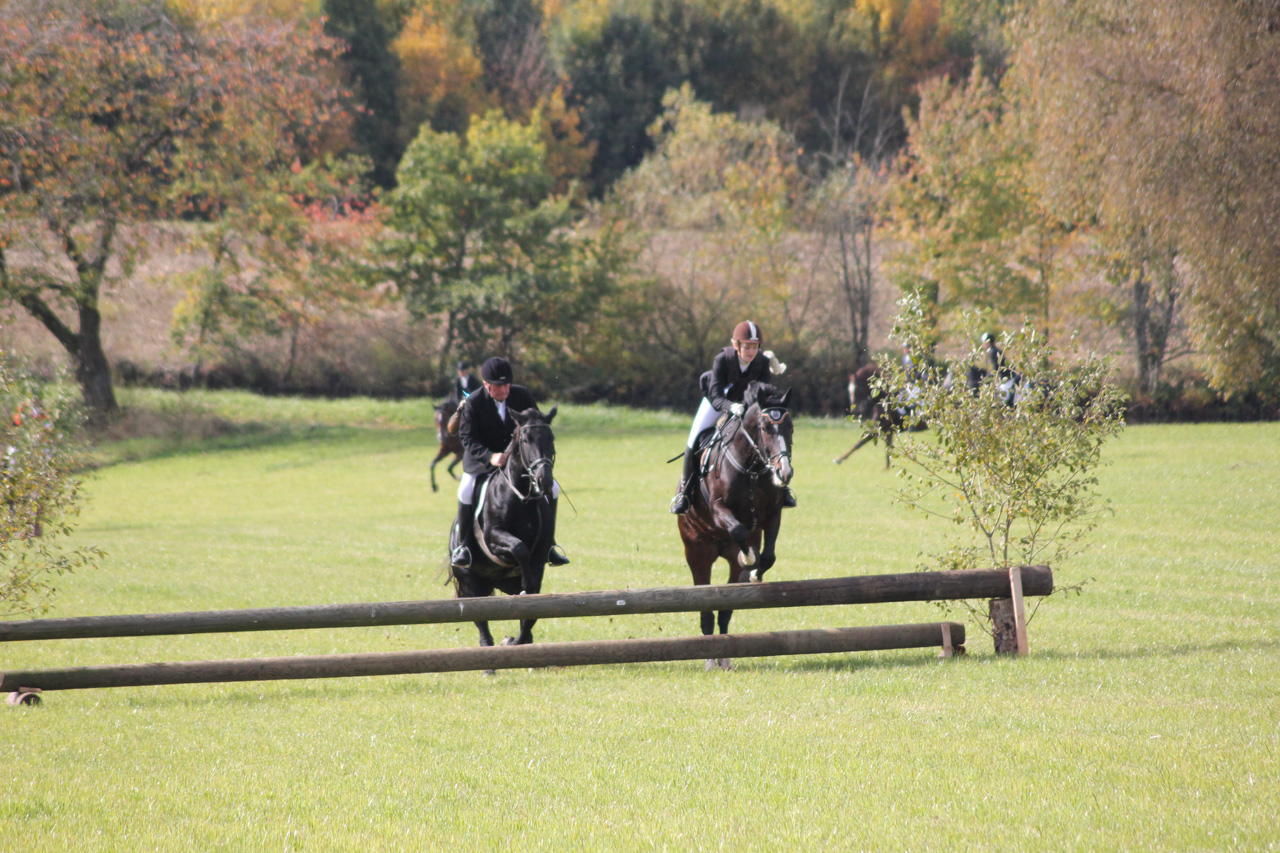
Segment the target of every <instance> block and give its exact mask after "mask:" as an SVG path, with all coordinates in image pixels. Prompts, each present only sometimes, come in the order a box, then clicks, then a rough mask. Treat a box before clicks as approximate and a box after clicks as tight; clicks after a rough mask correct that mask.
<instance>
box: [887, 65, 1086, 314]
mask: <svg viewBox="0 0 1280 853" xmlns="http://www.w3.org/2000/svg"><path fill="white" fill-rule="evenodd" d="M907 131H908V145H907V150H906V152H905V153H904V155H903V158H902V167H901V178H900V179H899V181H898V186H897V192H896V194H895V197H894V211H893V215H894V220H895V222H896V223H897V225H898V228H899V235H900V237H901V240H902V249H901V251H899V252H898V253H897V254H896V256H895V257H894V259H893V267H894V273H895V276H896V278H897V279H898V281H899V284H900V286H901V287H902V288H903V290H904V291H906V292H918V293H921V294H923V295H926V297H927V298H926V302H928V303H930V307H929V311H930V313H931V314H933V315H934V316H935V318H936V321H937V322H943V323H945V322H946V320H947V318H948V316H949V315H955V314H957V313H958V312H959V311H961V310H963V309H965V308H972V307H981V308H984V309H988V308H990V309H995V310H997V311H998V312H1000V313H1003V314H1005V315H1017V314H1020V313H1024V312H1032V313H1034V314H1035V315H1037V316H1038V317H1039V319H1040V321H1041V333H1042V334H1046V335H1047V334H1048V333H1049V331H1050V329H1051V327H1052V326H1051V320H1052V317H1051V314H1050V309H1051V304H1052V302H1051V296H1052V287H1053V283H1054V273H1055V270H1054V264H1055V260H1056V258H1057V255H1058V253H1059V251H1060V249H1061V247H1062V245H1063V243H1064V241H1065V238H1066V236H1067V234H1068V230H1069V229H1068V227H1067V225H1066V224H1064V222H1063V221H1060V217H1059V216H1058V215H1057V214H1056V212H1055V211H1054V210H1052V209H1051V208H1049V207H1047V206H1045V205H1044V204H1043V203H1042V196H1041V193H1040V192H1039V189H1038V187H1037V186H1036V184H1035V183H1034V180H1033V174H1032V171H1031V169H1030V166H1031V163H1032V154H1033V153H1034V147H1033V144H1032V140H1033V136H1032V134H1031V128H1030V127H1029V126H1028V125H1027V124H1026V122H1025V121H1024V114H1023V113H1021V112H1019V111H1018V109H1017V105H1016V104H1013V103H1010V102H1009V100H1008V99H1007V98H1006V97H1005V96H1004V95H1003V94H1002V92H1001V91H1000V89H999V88H998V87H997V86H996V85H995V84H993V83H992V82H991V81H989V80H987V79H986V78H985V77H984V76H983V74H982V68H981V67H980V66H978V67H975V68H974V70H973V73H972V74H971V75H970V76H969V79H968V80H967V81H966V82H965V83H964V84H962V85H958V86H953V85H952V84H951V82H950V81H949V80H946V79H942V80H936V81H932V82H930V83H928V84H926V85H925V86H924V87H922V89H921V100H920V112H919V115H918V116H917V117H916V118H908V119H907Z"/></svg>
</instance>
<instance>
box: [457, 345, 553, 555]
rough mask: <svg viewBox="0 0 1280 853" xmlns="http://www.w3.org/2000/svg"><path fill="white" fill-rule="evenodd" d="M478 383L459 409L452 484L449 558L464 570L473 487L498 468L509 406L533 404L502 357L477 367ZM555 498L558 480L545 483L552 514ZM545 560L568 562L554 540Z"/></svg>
mask: <svg viewBox="0 0 1280 853" xmlns="http://www.w3.org/2000/svg"><path fill="white" fill-rule="evenodd" d="M480 378H481V379H483V380H484V386H483V387H482V388H481V389H480V390H478V391H475V392H473V393H472V394H471V396H469V397H467V398H466V404H465V405H463V407H462V409H461V414H462V417H461V423H460V425H459V427H458V438H459V439H460V440H461V441H462V449H463V456H462V472H463V473H462V481H461V482H460V483H458V547H456V548H454V549H453V553H452V554H450V556H449V562H450V563H452V564H453V565H454V566H456V567H458V568H460V569H465V568H467V567H469V566H470V565H471V549H472V546H473V545H474V544H475V541H474V536H473V528H474V526H475V511H476V510H475V503H474V501H475V487H476V479H477V477H478V476H479V475H480V474H487V473H490V472H492V471H494V470H496V469H498V468H501V467H502V466H503V464H505V463H506V461H507V456H506V453H504V452H503V451H505V450H506V449H507V446H508V445H510V444H511V436H512V434H513V433H514V432H515V429H516V423H515V420H514V419H513V418H512V417H511V411H512V410H515V411H517V412H523V411H524V410H525V409H535V408H537V406H538V404H537V403H535V402H534V400H533V395H532V394H530V393H529V389H528V388H525V387H524V386H523V385H512V384H511V378H512V370H511V363H510V362H508V361H507V360H506V359H505V358H491V359H489V360H488V361H486V362H485V363H484V365H483V366H482V367H481V368H480ZM559 499H560V484H559V483H557V482H555V481H554V480H553V481H552V484H551V513H552V517H553V518H554V517H555V512H556V505H557V504H558V503H559ZM547 562H548V563H550V564H551V565H553V566H563V565H566V564H567V563H568V562H569V558H568V557H567V556H565V553H564V551H563V550H562V549H561V548H560V546H559V545H552V546H551V552H550V553H549V554H548V555H547Z"/></svg>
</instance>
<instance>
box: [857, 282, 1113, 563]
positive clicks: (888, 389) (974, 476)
mask: <svg viewBox="0 0 1280 853" xmlns="http://www.w3.org/2000/svg"><path fill="white" fill-rule="evenodd" d="M902 304H903V309H904V310H903V313H902V315H901V316H900V317H899V319H898V323H897V325H896V327H895V329H894V336H895V337H896V338H897V339H899V340H901V341H902V342H904V343H906V344H907V345H908V346H909V347H910V349H911V353H912V356H913V359H914V362H915V364H916V365H920V366H921V367H920V368H919V369H918V370H917V371H916V373H915V375H913V376H911V377H908V376H907V375H906V372H905V371H904V369H903V368H902V367H901V366H900V365H895V366H894V367H893V368H892V369H890V370H888V371H886V373H885V374H884V376H883V377H882V379H881V380H880V382H881V384H880V390H881V392H882V393H884V394H886V395H888V399H889V400H891V401H896V402H898V403H900V404H903V405H905V404H906V397H907V396H910V399H911V405H912V410H911V411H910V412H909V414H908V417H907V421H908V426H911V425H913V424H914V425H921V424H927V425H928V427H929V429H930V430H931V434H929V435H926V434H919V433H917V434H914V435H913V434H904V435H902V436H901V437H900V440H899V441H898V442H897V443H896V444H895V446H894V448H893V455H894V456H895V457H896V458H897V459H899V460H900V461H901V462H903V463H906V464H905V465H904V466H903V467H902V468H901V469H900V470H899V474H898V475H899V477H900V478H901V479H902V486H901V488H900V491H899V495H898V500H899V501H901V502H905V503H906V504H908V505H909V506H910V507H911V508H913V509H919V510H921V511H923V512H925V513H927V514H929V515H932V516H935V517H939V518H943V519H947V520H948V521H950V522H951V523H953V524H954V525H955V526H956V527H957V528H958V531H959V535H956V536H953V537H951V540H950V541H949V542H948V544H947V548H946V550H944V551H943V552H942V553H939V554H935V555H933V556H934V557H935V558H936V560H937V561H938V562H939V563H940V564H941V565H942V566H943V567H944V568H948V569H973V568H986V567H995V568H1008V567H1010V566H1014V565H1031V564H1037V563H1048V564H1050V565H1053V566H1058V565H1060V563H1061V562H1062V561H1064V560H1066V559H1067V558H1068V557H1070V556H1071V555H1072V554H1073V553H1075V552H1076V551H1078V550H1079V549H1080V548H1081V547H1083V540H1084V537H1085V536H1086V535H1087V534H1088V533H1089V532H1090V531H1091V530H1093V528H1094V526H1095V525H1096V524H1097V522H1098V519H1099V517H1100V516H1101V513H1102V511H1103V509H1104V507H1101V506H1099V503H1098V498H1097V495H1096V494H1095V493H1094V487H1095V486H1096V485H1097V476H1096V474H1095V471H1096V469H1097V467H1098V466H1099V465H1100V464H1101V458H1102V448H1103V445H1104V444H1105V443H1106V441H1107V440H1108V439H1109V438H1111V437H1112V436H1114V435H1116V434H1117V433H1118V432H1119V431H1120V429H1121V428H1122V427H1123V426H1124V421H1123V418H1122V414H1121V412H1122V404H1123V394H1122V393H1121V392H1120V390H1119V389H1118V388H1117V387H1116V386H1115V384H1114V383H1113V381H1112V378H1111V377H1112V365H1111V362H1110V361H1109V360H1107V359H1103V358H1099V357H1098V356H1096V355H1094V354H1092V353H1088V354H1083V355H1081V356H1080V357H1079V358H1078V359H1077V360H1076V362H1075V363H1074V364H1072V365H1070V366H1065V367H1064V366H1062V365H1059V364H1055V362H1054V358H1053V356H1054V352H1053V350H1052V349H1051V348H1050V347H1049V346H1048V345H1047V344H1046V343H1045V341H1044V339H1043V338H1042V337H1040V336H1038V335H1037V334H1036V333H1035V332H1034V331H1029V330H1027V329H1022V330H1020V331H1018V332H1016V333H1014V334H1013V335H1006V336H1005V338H1004V340H1003V350H1004V353H1005V356H1006V358H1007V360H1008V363H1009V364H1010V365H1011V366H1012V367H1014V368H1015V369H1016V370H1018V371H1019V372H1020V373H1021V374H1022V377H1023V379H1024V383H1023V385H1022V392H1021V394H1020V399H1019V400H1018V401H1017V402H1016V403H1014V404H1013V405H1009V403H1008V401H1007V395H1006V393H1005V391H1004V390H1002V389H1001V387H1000V386H999V384H998V380H997V379H994V378H988V379H986V380H984V381H982V382H980V383H979V384H978V385H977V387H976V388H970V387H969V385H968V384H967V383H966V382H965V381H964V380H963V379H962V378H961V377H964V376H966V375H967V373H968V367H969V365H970V364H973V363H975V362H976V363H981V362H982V361H984V360H985V354H984V353H983V352H982V351H981V349H980V348H977V347H975V348H974V349H972V350H970V351H969V352H967V353H966V354H964V355H963V356H962V357H961V358H958V359H954V360H950V361H940V362H935V361H934V360H933V359H932V358H930V355H931V353H930V350H929V348H928V347H927V345H926V342H927V341H928V340H929V333H930V332H931V329H930V328H929V326H928V323H927V320H926V317H925V314H924V311H923V310H922V308H921V305H920V303H919V302H918V301H916V300H914V299H913V298H912V297H908V298H907V299H905V300H904V301H903V303H902ZM969 325H970V326H971V327H976V322H970V324H969ZM974 331H976V328H971V334H970V336H969V340H976V335H975V334H973V332H974ZM908 383H910V386H911V391H912V393H911V395H903V394H902V392H901V390H900V389H904V388H907V387H908Z"/></svg>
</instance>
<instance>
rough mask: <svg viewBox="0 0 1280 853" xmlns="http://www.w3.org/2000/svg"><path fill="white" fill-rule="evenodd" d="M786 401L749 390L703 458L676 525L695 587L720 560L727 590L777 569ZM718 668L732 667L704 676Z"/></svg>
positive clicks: (787, 432)
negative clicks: (725, 570) (686, 507)
mask: <svg viewBox="0 0 1280 853" xmlns="http://www.w3.org/2000/svg"><path fill="white" fill-rule="evenodd" d="M790 398H791V392H790V390H788V391H787V392H786V393H785V394H782V395H779V394H778V392H777V389H775V388H774V387H773V386H772V385H769V384H767V383H763V382H752V383H751V384H750V385H748V386H747V391H746V394H745V396H744V398H743V404H744V405H745V406H746V407H747V408H746V410H745V411H744V412H743V414H742V415H741V416H740V417H734V416H729V417H728V418H727V419H723V420H722V421H721V424H720V425H719V426H718V427H717V432H715V433H714V434H713V436H712V438H711V440H710V443H709V444H708V445H707V446H706V449H705V450H703V452H702V455H701V458H702V474H701V476H700V477H699V479H698V482H697V484H696V485H695V487H694V489H693V493H692V495H691V500H690V503H689V511H688V512H687V513H685V514H683V515H681V516H680V517H679V528H680V538H681V540H682V541H683V542H684V557H685V562H686V563H688V565H689V572H690V573H691V574H692V575H693V583H694V585H695V586H705V585H706V584H709V583H711V567H712V566H713V565H714V564H715V561H716V560H717V559H719V558H721V557H723V558H724V559H725V561H726V562H728V564H729V583H744V582H757V581H759V580H761V579H762V577H763V576H764V573H765V572H767V571H768V570H769V569H770V568H772V566H773V564H774V562H775V561H776V559H777V554H776V552H775V547H776V545H777V541H778V530H779V528H780V526H781V523H782V504H783V495H784V489H785V488H786V486H787V484H788V483H789V482H791V477H792V473H793V472H792V468H791V448H792V441H791V439H792V434H793V431H794V424H793V423H792V420H791V415H790V412H789V410H788V404H789V402H790ZM708 432H711V431H710V430H708ZM700 444H701V442H700ZM732 618H733V611H732V610H721V611H720V616H719V625H720V633H721V634H727V633H729V620H730V619H732ZM715 625H716V617H715V613H714V612H713V611H710V610H706V611H703V612H702V615H701V626H702V633H703V634H712V633H714V631H715ZM717 666H718V667H720V668H721V669H729V668H730V667H731V664H730V662H729V659H728V658H721V659H719V660H710V659H708V660H707V663H706V668H707V669H713V668H715V667H717Z"/></svg>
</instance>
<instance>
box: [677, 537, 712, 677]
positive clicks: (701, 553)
mask: <svg viewBox="0 0 1280 853" xmlns="http://www.w3.org/2000/svg"><path fill="white" fill-rule="evenodd" d="M684 518H685V516H680V519H681V521H680V536H681V538H683V539H684V560H685V562H686V563H688V565H689V573H690V574H691V575H693V585H694V586H706V585H707V584H709V583H711V566H712V564H713V563H715V561H716V557H717V556H718V552H717V549H716V546H715V545H714V544H713V543H711V542H710V541H708V540H704V539H700V538H699V537H698V534H697V532H696V531H695V532H690V531H686V529H685V521H684ZM698 617H699V623H700V627H701V628H702V633H703V635H704V636H710V635H711V634H714V633H715V630H716V614H715V611H714V610H703V611H702V612H701V613H700V614H698ZM717 665H718V664H717V663H716V660H715V658H707V664H706V668H707V669H715V668H716V666H717Z"/></svg>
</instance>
